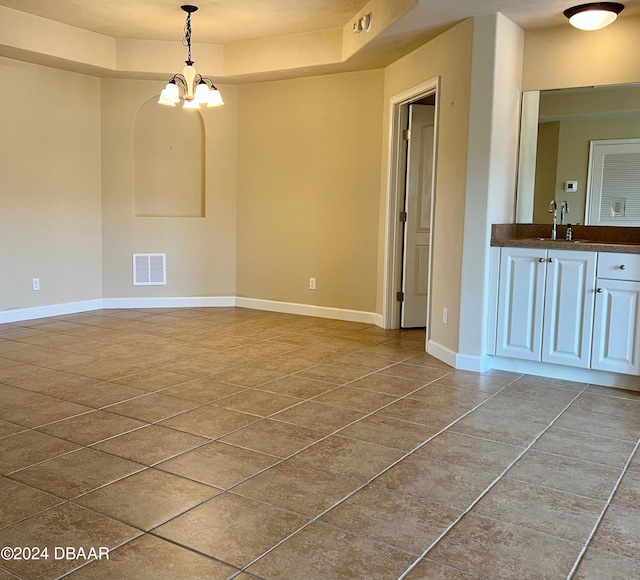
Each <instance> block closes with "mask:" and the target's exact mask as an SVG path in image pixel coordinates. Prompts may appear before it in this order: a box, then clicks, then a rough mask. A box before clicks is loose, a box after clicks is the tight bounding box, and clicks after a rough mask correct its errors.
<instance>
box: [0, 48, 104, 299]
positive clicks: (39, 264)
mask: <svg viewBox="0 0 640 580" xmlns="http://www.w3.org/2000/svg"><path fill="white" fill-rule="evenodd" d="M0 77H1V78H2V79H3V81H2V85H1V88H0V115H1V117H0V127H1V130H0V132H1V134H2V139H0V216H1V220H2V227H0V271H1V272H2V274H1V280H2V282H1V283H0V310H8V309H13V308H26V307H35V306H43V305H50V304H62V303H68V302H76V301H81V300H88V299H95V298H100V297H101V294H102V287H101V285H102V263H101V262H102V259H101V232H100V219H101V218H100V81H99V79H96V78H92V77H88V76H84V75H79V74H74V73H68V72H63V71H59V70H55V69H50V68H45V67H40V66H36V65H30V64H25V63H22V62H18V61H13V60H8V59H0ZM36 86H37V87H38V90H33V88H34V87H36ZM40 89H42V90H46V93H47V97H46V98H43V97H41V96H40ZM36 277H38V278H40V284H41V290H40V291H39V292H33V291H32V289H31V281H32V278H36Z"/></svg>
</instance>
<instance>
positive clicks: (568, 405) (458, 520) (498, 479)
mask: <svg viewBox="0 0 640 580" xmlns="http://www.w3.org/2000/svg"><path fill="white" fill-rule="evenodd" d="M586 389H587V386H585V387H584V388H583V389H582V390H581V391H580V392H579V393H577V394H576V396H575V397H574V398H573V399H572V400H571V401H570V402H569V403H568V404H567V405H566V406H565V407H564V409H562V411H560V413H558V415H556V417H555V418H554V419H553V420H552V421H551V422H550V423H549V424H548V425H547V426H546V427H545V428H544V429H543V430H542V431H541V432H540V433H539V434H538V435H537V436H536V437H535V438H534V439H533V441H531V443H529V445H527V446H526V447H525V448H524V449H523V450H522V451H521V452H520V454H519V455H518V456H517V457H516V458H515V459H514V460H513V461H512V462H511V463H510V464H509V465H508V466H507V467H506V468H505V469H504V471H502V473H500V475H498V476H497V477H496V478H495V479H494V480H493V481H492V482H491V483H490V484H489V486H488V487H487V488H486V489H485V490H484V491H483V492H482V493H481V494H480V495H479V496H478V497H477V498H476V499H475V500H474V501H473V502H472V503H471V504H470V505H469V507H468V508H467V509H466V510H465V511H463V512H462V513H461V514H460V515H459V516H458V517H457V518H456V519H455V520H454V521H453V522H451V524H449V526H448V527H447V528H446V529H445V530H444V531H443V532H442V533H441V534H440V535H439V536H438V537H437V538H436V539H435V540H434V541H433V542H432V543H431V544H430V545H429V546H428V547H427V549H426V550H425V551H424V552H422V554H421V555H420V557H419V558H418V559H417V560H416V561H415V562H414V563H413V564H411V566H409V568H407V569H406V570H405V571H404V572H403V574H402V575H401V576H400V577H399V578H398V580H404V579H405V578H406V577H407V575H408V574H409V573H410V572H411V571H412V570H413V569H414V568H415V567H416V566H417V565H418V564H419V563H420V562H421V561H422V560H423V559H424V558H425V556H426V555H427V554H428V553H429V552H430V551H431V550H432V549H433V548H434V547H435V546H436V544H437V543H438V542H440V540H442V539H443V538H444V537H445V536H446V535H447V534H448V533H449V532H450V531H451V530H452V529H453V527H454V526H455V525H456V524H457V523H458V522H460V520H462V518H464V516H466V515H467V514H468V513H469V512H470V511H471V510H472V509H473V508H474V507H475V506H476V505H477V504H478V503H479V502H480V500H481V499H482V498H483V497H484V496H485V495H487V493H489V491H491V489H493V487H495V486H496V484H497V483H498V482H499V481H500V480H501V479H502V478H503V477H504V476H505V474H506V473H507V472H508V471H509V470H510V469H511V468H512V467H513V466H514V465H515V464H516V463H517V462H518V461H519V460H520V458H521V457H522V456H523V455H524V454H525V453H526V452H527V451H529V450H530V449H531V448H532V447H533V445H535V444H536V443H537V441H538V440H539V439H540V438H541V437H542V436H543V435H544V434H545V433H546V432H547V431H548V430H549V428H550V427H551V426H552V425H553V424H554V423H555V422H556V421H557V420H558V419H559V418H560V417H561V416H562V414H563V413H564V412H565V411H566V410H567V409H568V408H569V407H570V406H571V405H572V404H573V402H574V401H575V400H576V399H577V398H578V397H579V396H580V395H582V393H584V391H585V390H586Z"/></svg>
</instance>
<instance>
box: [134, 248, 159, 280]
mask: <svg viewBox="0 0 640 580" xmlns="http://www.w3.org/2000/svg"><path fill="white" fill-rule="evenodd" d="M133 285H134V286H166V285H167V255H166V254H133Z"/></svg>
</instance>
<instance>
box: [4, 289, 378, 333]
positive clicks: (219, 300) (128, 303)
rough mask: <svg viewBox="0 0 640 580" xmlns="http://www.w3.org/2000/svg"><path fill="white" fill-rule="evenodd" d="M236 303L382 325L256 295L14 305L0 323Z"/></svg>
mask: <svg viewBox="0 0 640 580" xmlns="http://www.w3.org/2000/svg"><path fill="white" fill-rule="evenodd" d="M229 306H240V307H243V308H253V309H255V310H268V311H271V312H282V313H285V314H300V315H303V316H317V317H319V318H331V319H335V320H344V321H347V322H364V323H367V324H375V325H376V326H380V327H382V324H383V321H382V315H381V314H377V313H375V312H364V311H360V310H347V309H344V308H330V307H327V306H313V305H310V304H296V303H293V302H278V301H277V300H260V299H258V298H243V297H237V296H187V297H168V298H103V299H100V298H98V299H96V300H85V301H82V302H70V303H68V304H54V305H51V306H38V307H35V308H16V309H15V310H5V311H2V312H0V324H2V323H5V322H20V321H23V320H34V319H36V318H46V317H48V316H60V315H61V314H76V313H78V312H88V311H91V310H100V309H102V308H107V309H114V308H216V307H229Z"/></svg>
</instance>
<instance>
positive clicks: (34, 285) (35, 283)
mask: <svg viewBox="0 0 640 580" xmlns="http://www.w3.org/2000/svg"><path fill="white" fill-rule="evenodd" d="M31 287H32V288H33V291H34V292H37V291H38V290H40V278H34V279H33V281H32V282H31Z"/></svg>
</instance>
